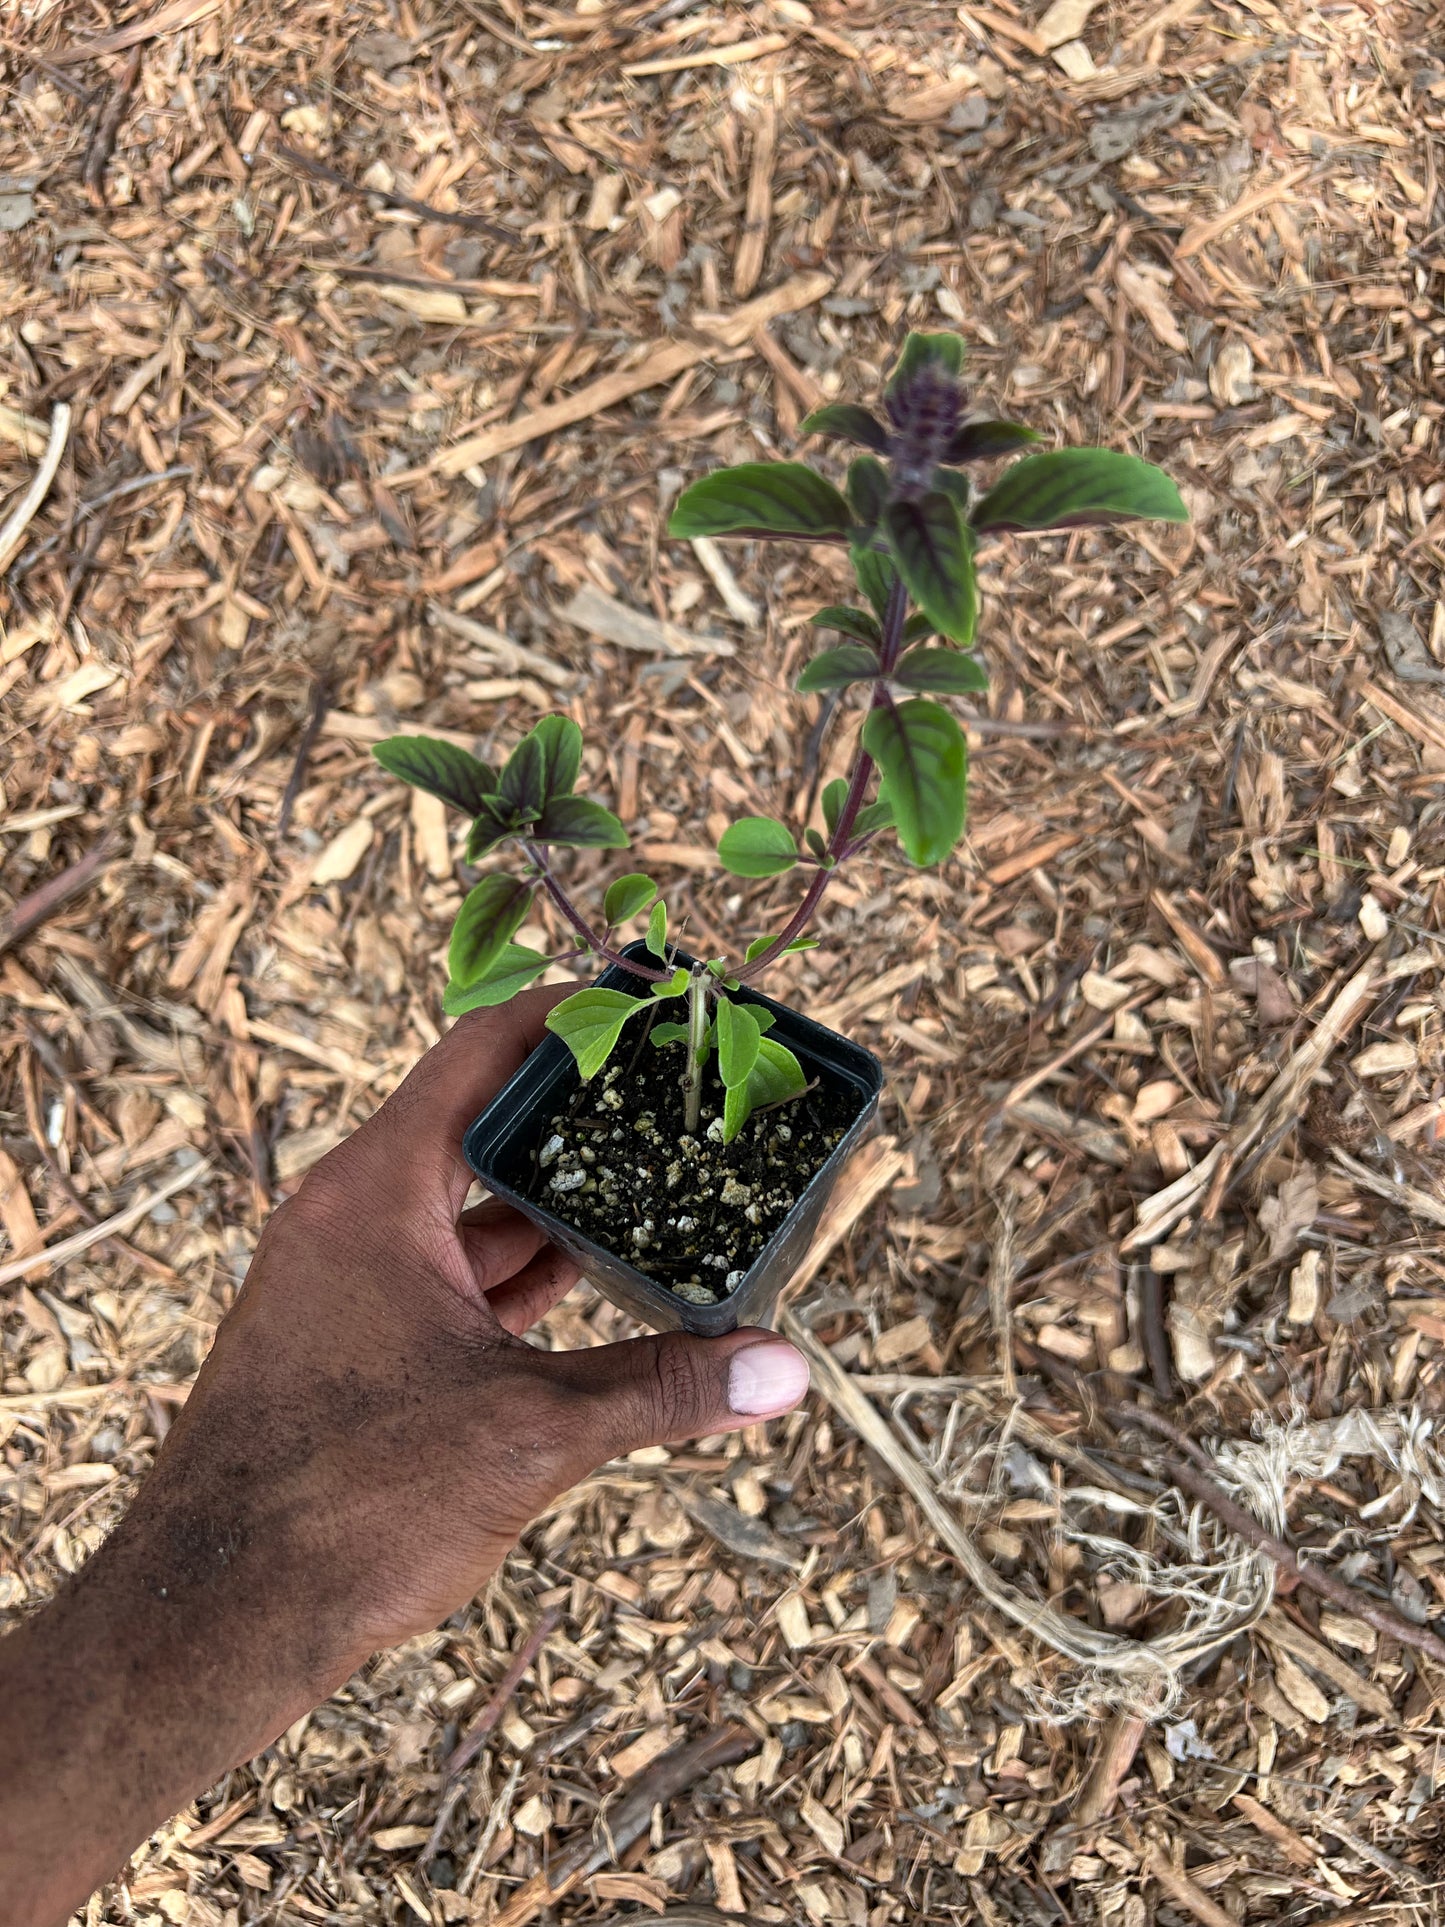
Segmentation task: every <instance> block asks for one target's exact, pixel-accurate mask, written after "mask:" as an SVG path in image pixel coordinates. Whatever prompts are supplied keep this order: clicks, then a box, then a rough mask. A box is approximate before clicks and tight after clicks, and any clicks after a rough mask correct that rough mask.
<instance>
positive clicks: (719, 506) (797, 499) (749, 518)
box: [667, 462, 853, 540]
mask: <svg viewBox="0 0 1445 1927" xmlns="http://www.w3.org/2000/svg"><path fill="white" fill-rule="evenodd" d="M852 522H853V518H852V516H851V515H850V514H849V511H848V504H847V503H846V502H845V501H844V499H843V497H842V496H841V495H840V494H839V493H838V491H837V489H835V488H834V486H833V484H832V483H831V482H829V481H826V480H825V479H824V478H823V477H822V476H821V475H818V474H816V473H815V472H814V471H813V470H812V469H811V468H805V467H804V466H803V464H802V463H801V462H743V463H742V464H740V466H738V467H737V468H720V469H718V470H717V472H716V473H715V474H712V475H704V476H703V478H702V480H701V481H699V482H694V483H693V484H692V487H691V488H687V489H684V490H683V492H682V494H681V495H680V496H679V497H678V500H677V505H676V507H675V508H674V509H673V511H672V514H671V516H670V517H669V518H668V523H667V532H668V534H669V535H673V536H683V537H696V536H699V535H755V536H763V537H767V536H776V535H796V536H801V537H802V538H803V539H804V540H808V539H810V538H811V539H814V540H816V539H817V538H818V537H821V536H839V535H846V534H847V533H848V530H849V528H850V527H851V526H852Z"/></svg>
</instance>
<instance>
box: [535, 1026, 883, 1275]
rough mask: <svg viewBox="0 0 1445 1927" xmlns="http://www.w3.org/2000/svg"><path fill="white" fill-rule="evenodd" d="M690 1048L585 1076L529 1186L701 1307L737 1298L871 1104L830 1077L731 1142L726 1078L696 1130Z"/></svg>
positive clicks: (554, 1126) (712, 1074) (545, 1141)
mask: <svg viewBox="0 0 1445 1927" xmlns="http://www.w3.org/2000/svg"><path fill="white" fill-rule="evenodd" d="M680 1059H681V1048H680V1047H678V1046H673V1047H670V1048H668V1049H666V1050H662V1051H658V1050H654V1049H651V1048H644V1050H643V1051H642V1053H641V1055H640V1056H639V1058H638V1060H637V1062H636V1064H635V1065H629V1064H627V1063H626V1062H625V1061H624V1062H619V1063H617V1064H612V1065H609V1066H608V1068H607V1069H606V1070H605V1071H604V1072H603V1073H602V1075H601V1077H599V1078H598V1079H597V1080H596V1081H595V1082H594V1083H592V1084H589V1085H579V1086H578V1089H577V1093H576V1095H575V1097H574V1098H573V1100H572V1103H571V1105H570V1106H569V1107H568V1108H567V1109H565V1110H559V1111H558V1112H557V1113H556V1114H555V1115H554V1116H553V1117H552V1118H551V1119H550V1120H549V1122H548V1125H547V1128H546V1130H545V1131H544V1132H543V1135H542V1139H541V1143H540V1145H539V1146H538V1151H537V1162H536V1165H535V1166H534V1169H533V1175H532V1178H531V1181H530V1184H529V1185H528V1186H527V1191H528V1195H529V1196H531V1197H532V1198H534V1199H535V1200H536V1201H537V1202H538V1203H539V1204H545V1205H546V1207H547V1209H548V1210H549V1211H553V1212H555V1213H556V1215H557V1216H558V1217H559V1218H565V1219H566V1221H567V1223H568V1224H570V1225H572V1226H574V1227H575V1228H576V1229H577V1230H578V1231H580V1232H582V1233H583V1234H584V1235H585V1236H587V1237H589V1238H594V1239H595V1240H596V1241H597V1243H598V1244H600V1245H605V1246H606V1247H607V1249H608V1250H609V1251H611V1252H614V1253H615V1254H616V1255H617V1256H618V1257H620V1258H624V1259H626V1261H627V1262H628V1263H629V1264H632V1265H635V1266H636V1267H637V1269H638V1270H639V1271H642V1272H646V1274H647V1275H648V1277H649V1278H654V1279H656V1280H657V1282H658V1283H659V1284H661V1285H665V1286H666V1287H667V1288H668V1290H670V1291H674V1292H676V1294H677V1295H678V1297H679V1298H685V1299H686V1300H687V1301H688V1303H689V1304H694V1305H715V1304H717V1303H718V1302H719V1301H720V1300H722V1299H724V1298H727V1297H729V1296H730V1295H731V1294H732V1293H733V1292H734V1291H736V1290H737V1288H738V1286H739V1285H741V1283H742V1282H743V1279H744V1278H745V1277H746V1276H747V1274H748V1272H749V1270H751V1268H752V1266H753V1265H754V1264H755V1263H756V1261H757V1259H758V1256H759V1254H760V1253H761V1251H762V1249H763V1246H764V1245H765V1244H766V1243H767V1242H768V1239H769V1238H771V1237H772V1235H773V1233H774V1232H775V1231H776V1230H777V1228H778V1226H779V1225H780V1224H781V1223H782V1222H783V1219H784V1218H785V1217H786V1216H787V1214H788V1212H789V1211H791V1210H792V1208H793V1206H794V1205H795V1204H796V1203H797V1201H798V1199H799V1198H800V1197H801V1196H802V1194H803V1192H804V1191H805V1190H806V1188H807V1186H808V1184H809V1182H810V1180H811V1179H812V1178H813V1177H814V1175H815V1174H816V1173H817V1172H818V1171H819V1170H820V1169H821V1167H822V1166H823V1165H824V1164H825V1163H826V1162H827V1159H828V1154H829V1153H830V1152H831V1151H832V1149H833V1147H834V1146H835V1145H836V1144H837V1143H838V1141H839V1139H840V1138H841V1137H842V1136H843V1135H844V1133H845V1132H846V1131H847V1129H848V1127H849V1125H850V1124H851V1123H852V1122H853V1120H854V1118H855V1117H856V1116H857V1114H858V1099H857V1097H856V1095H855V1094H854V1093H852V1092H850V1091H847V1090H845V1089H839V1088H837V1087H836V1086H832V1087H830V1086H829V1085H828V1084H827V1083H826V1082H825V1083H822V1084H820V1085H818V1086H817V1087H816V1088H815V1089H812V1090H808V1091H805V1092H804V1093H803V1094H802V1096H800V1097H797V1098H794V1099H792V1100H791V1101H790V1102H788V1103H786V1104H780V1105H779V1106H777V1108H776V1109H774V1110H766V1111H763V1112H760V1113H759V1114H758V1115H757V1116H756V1117H750V1118H749V1119H748V1121H747V1123H746V1124H745V1125H744V1126H743V1128H742V1130H741V1131H740V1132H739V1133H738V1135H737V1137H736V1138H734V1140H733V1142H732V1143H731V1144H726V1145H725V1144H724V1143H723V1142H722V1108H723V1087H722V1083H721V1081H720V1080H719V1078H718V1076H717V1073H716V1070H715V1069H712V1070H710V1071H709V1073H708V1077H707V1082H706V1084H705V1086H704V1089H703V1103H702V1129H701V1131H700V1132H699V1133H698V1135H697V1136H695V1137H693V1136H690V1135H688V1133H686V1132H685V1131H684V1130H683V1099H682V1089H681V1085H680V1082H679V1072H680Z"/></svg>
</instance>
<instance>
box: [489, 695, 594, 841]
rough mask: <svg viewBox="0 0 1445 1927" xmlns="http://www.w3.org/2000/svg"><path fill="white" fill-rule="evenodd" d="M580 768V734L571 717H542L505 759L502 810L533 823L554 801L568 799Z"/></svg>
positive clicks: (501, 787)
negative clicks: (555, 799) (562, 797)
mask: <svg viewBox="0 0 1445 1927" xmlns="http://www.w3.org/2000/svg"><path fill="white" fill-rule="evenodd" d="M581 767H582V732H581V730H580V729H579V728H578V727H577V725H576V723H574V722H573V720H572V718H571V717H570V716H544V717H543V718H542V720H541V722H539V723H538V724H537V726H536V728H535V729H532V730H529V731H528V732H527V734H526V735H525V736H524V737H523V738H522V740H521V742H520V743H518V745H517V747H516V748H515V749H514V750H513V751H512V753H511V755H510V756H509V757H508V758H507V766H506V768H505V769H504V770H503V771H502V780H501V785H500V790H501V798H502V806H503V808H504V809H507V810H510V811H512V812H513V813H514V814H515V815H516V816H518V817H520V818H521V819H522V820H523V821H524V822H529V823H530V822H535V821H536V819H537V818H538V817H539V816H541V814H542V812H543V811H544V810H545V809H546V807H547V805H548V804H549V803H550V802H551V801H552V799H553V798H554V797H558V796H568V795H570V794H571V792H572V788H573V785H574V784H575V783H576V781H577V775H578V772H579V771H580V769H581Z"/></svg>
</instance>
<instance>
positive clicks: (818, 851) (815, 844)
mask: <svg viewBox="0 0 1445 1927" xmlns="http://www.w3.org/2000/svg"><path fill="white" fill-rule="evenodd" d="M803 841H804V842H805V843H806V844H807V846H808V848H809V849H810V850H811V851H812V853H813V855H814V856H815V857H817V859H818V861H819V862H820V863H821V862H822V860H823V858H824V857H825V856H826V855H827V854H828V846H827V844H826V843H825V842H824V841H823V837H822V833H821V832H820V831H818V830H815V829H814V828H813V826H812V824H811V823H810V824H809V825H808V827H807V829H806V830H804V832H803Z"/></svg>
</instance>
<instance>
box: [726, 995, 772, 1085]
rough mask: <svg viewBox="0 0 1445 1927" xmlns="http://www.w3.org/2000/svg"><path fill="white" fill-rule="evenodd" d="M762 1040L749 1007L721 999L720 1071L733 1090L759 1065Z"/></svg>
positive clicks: (727, 998) (729, 999)
mask: <svg viewBox="0 0 1445 1927" xmlns="http://www.w3.org/2000/svg"><path fill="white" fill-rule="evenodd" d="M762 1036H763V1034H762V1032H761V1031H760V1030H759V1029H758V1026H757V1024H756V1023H755V1022H754V1020H753V1013H752V1012H751V1011H750V1010H749V1009H748V1008H747V1006H746V1005H745V1004H735V1003H734V1002H733V1000H732V998H731V997H720V998H719V999H718V1007H717V1068H718V1075H719V1077H721V1078H722V1081H723V1083H724V1084H725V1085H726V1087H727V1088H728V1089H729V1090H731V1089H732V1087H733V1086H734V1085H735V1084H742V1083H745V1082H746V1081H747V1077H748V1073H749V1072H750V1071H751V1070H752V1068H753V1065H754V1064H756V1063H757V1061H758V1046H759V1044H760V1043H761V1042H762Z"/></svg>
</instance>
